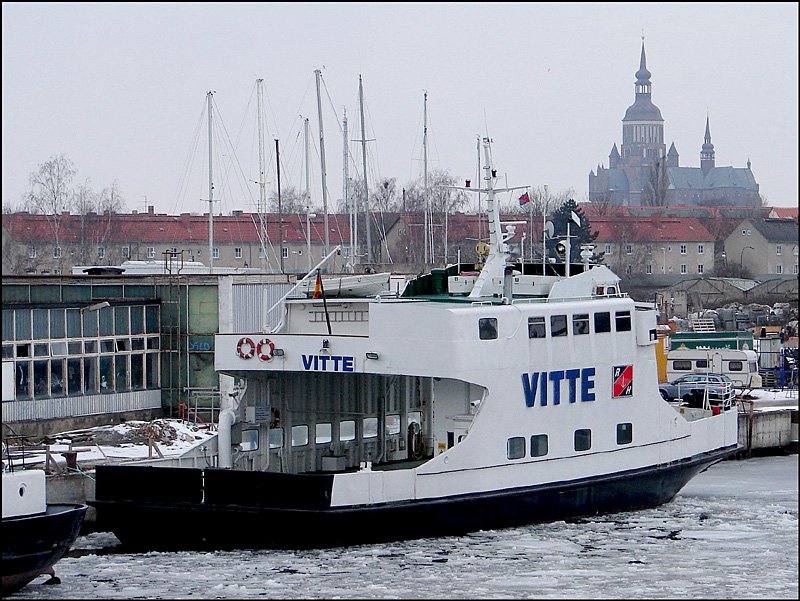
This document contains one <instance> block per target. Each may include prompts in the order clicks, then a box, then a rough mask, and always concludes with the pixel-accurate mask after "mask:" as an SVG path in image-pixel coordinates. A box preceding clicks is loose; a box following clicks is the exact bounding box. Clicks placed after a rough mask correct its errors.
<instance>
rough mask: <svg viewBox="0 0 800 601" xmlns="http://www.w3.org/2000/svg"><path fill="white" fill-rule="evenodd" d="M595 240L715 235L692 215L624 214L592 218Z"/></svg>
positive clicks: (691, 239)
mask: <svg viewBox="0 0 800 601" xmlns="http://www.w3.org/2000/svg"><path fill="white" fill-rule="evenodd" d="M590 223H591V228H592V230H593V231H597V232H599V233H598V235H597V242H621V241H625V242H713V241H714V239H715V238H714V236H713V235H712V234H711V233H710V232H709V231H708V229H706V227H705V226H703V224H702V223H700V220H698V219H697V218H695V217H683V218H681V219H674V218H658V217H650V218H643V217H624V218H612V219H592V220H591V222H590Z"/></svg>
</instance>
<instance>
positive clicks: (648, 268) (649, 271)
mask: <svg viewBox="0 0 800 601" xmlns="http://www.w3.org/2000/svg"><path fill="white" fill-rule="evenodd" d="M645 273H647V275H650V274H652V273H653V264H652V263H648V264H647V266H646V267H645Z"/></svg>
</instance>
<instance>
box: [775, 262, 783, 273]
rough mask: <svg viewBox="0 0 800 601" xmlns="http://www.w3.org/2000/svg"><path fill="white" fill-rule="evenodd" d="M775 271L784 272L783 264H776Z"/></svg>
mask: <svg viewBox="0 0 800 601" xmlns="http://www.w3.org/2000/svg"><path fill="white" fill-rule="evenodd" d="M775 273H779V274H780V273H783V265H780V264H778V265H776V266H775Z"/></svg>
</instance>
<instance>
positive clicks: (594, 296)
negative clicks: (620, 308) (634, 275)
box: [511, 292, 628, 305]
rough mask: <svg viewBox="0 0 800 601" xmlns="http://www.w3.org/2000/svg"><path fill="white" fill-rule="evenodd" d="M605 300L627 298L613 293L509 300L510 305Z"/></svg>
mask: <svg viewBox="0 0 800 601" xmlns="http://www.w3.org/2000/svg"><path fill="white" fill-rule="evenodd" d="M605 298H628V293H627V292H615V293H614V294H600V295H597V294H591V295H589V296H560V297H558V298H553V299H551V298H548V297H546V296H537V297H531V298H515V299H512V300H511V304H514V305H516V304H528V303H563V302H571V301H591V300H598V299H605Z"/></svg>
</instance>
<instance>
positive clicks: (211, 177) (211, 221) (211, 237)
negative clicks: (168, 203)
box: [206, 92, 214, 273]
mask: <svg viewBox="0 0 800 601" xmlns="http://www.w3.org/2000/svg"><path fill="white" fill-rule="evenodd" d="M212 95H213V92H208V94H206V99H207V100H208V261H209V263H208V268H209V273H210V272H211V271H213V270H214V173H213V157H214V152H213V149H212V143H213V135H212V125H211V123H212V119H211V112H212V107H211V97H212Z"/></svg>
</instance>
